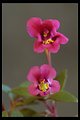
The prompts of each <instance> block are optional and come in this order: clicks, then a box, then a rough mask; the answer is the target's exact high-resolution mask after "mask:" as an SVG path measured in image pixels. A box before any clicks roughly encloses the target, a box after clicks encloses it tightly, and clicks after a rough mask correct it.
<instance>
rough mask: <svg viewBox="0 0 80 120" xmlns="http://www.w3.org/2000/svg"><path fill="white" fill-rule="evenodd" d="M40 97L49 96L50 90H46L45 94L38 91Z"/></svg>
mask: <svg viewBox="0 0 80 120" xmlns="http://www.w3.org/2000/svg"><path fill="white" fill-rule="evenodd" d="M39 94H40V96H46V95H48V94H50V90H47V91H46V92H43V91H39Z"/></svg>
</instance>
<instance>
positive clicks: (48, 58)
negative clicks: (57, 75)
mask: <svg viewBox="0 0 80 120" xmlns="http://www.w3.org/2000/svg"><path fill="white" fill-rule="evenodd" d="M45 53H46V57H47V60H48V63H49V65H50V66H51V54H50V52H49V51H48V49H45Z"/></svg>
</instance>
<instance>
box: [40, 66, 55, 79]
mask: <svg viewBox="0 0 80 120" xmlns="http://www.w3.org/2000/svg"><path fill="white" fill-rule="evenodd" d="M40 71H41V76H42V77H43V78H46V79H51V78H55V77H56V71H55V69H54V68H52V67H51V66H49V65H47V64H44V65H42V66H41V67H40Z"/></svg>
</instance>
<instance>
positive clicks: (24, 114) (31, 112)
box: [20, 108, 36, 117]
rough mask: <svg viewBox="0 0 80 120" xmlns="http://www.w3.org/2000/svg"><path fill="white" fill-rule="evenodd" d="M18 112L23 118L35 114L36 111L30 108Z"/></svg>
mask: <svg viewBox="0 0 80 120" xmlns="http://www.w3.org/2000/svg"><path fill="white" fill-rule="evenodd" d="M20 112H21V113H22V114H23V116H24V117H31V116H32V115H34V114H36V111H35V110H32V109H30V108H23V109H21V110H20Z"/></svg>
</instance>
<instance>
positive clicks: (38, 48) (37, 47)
mask: <svg viewBox="0 0 80 120" xmlns="http://www.w3.org/2000/svg"><path fill="white" fill-rule="evenodd" d="M34 52H37V53H42V52H44V46H43V44H42V42H41V41H39V40H35V41H34Z"/></svg>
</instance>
